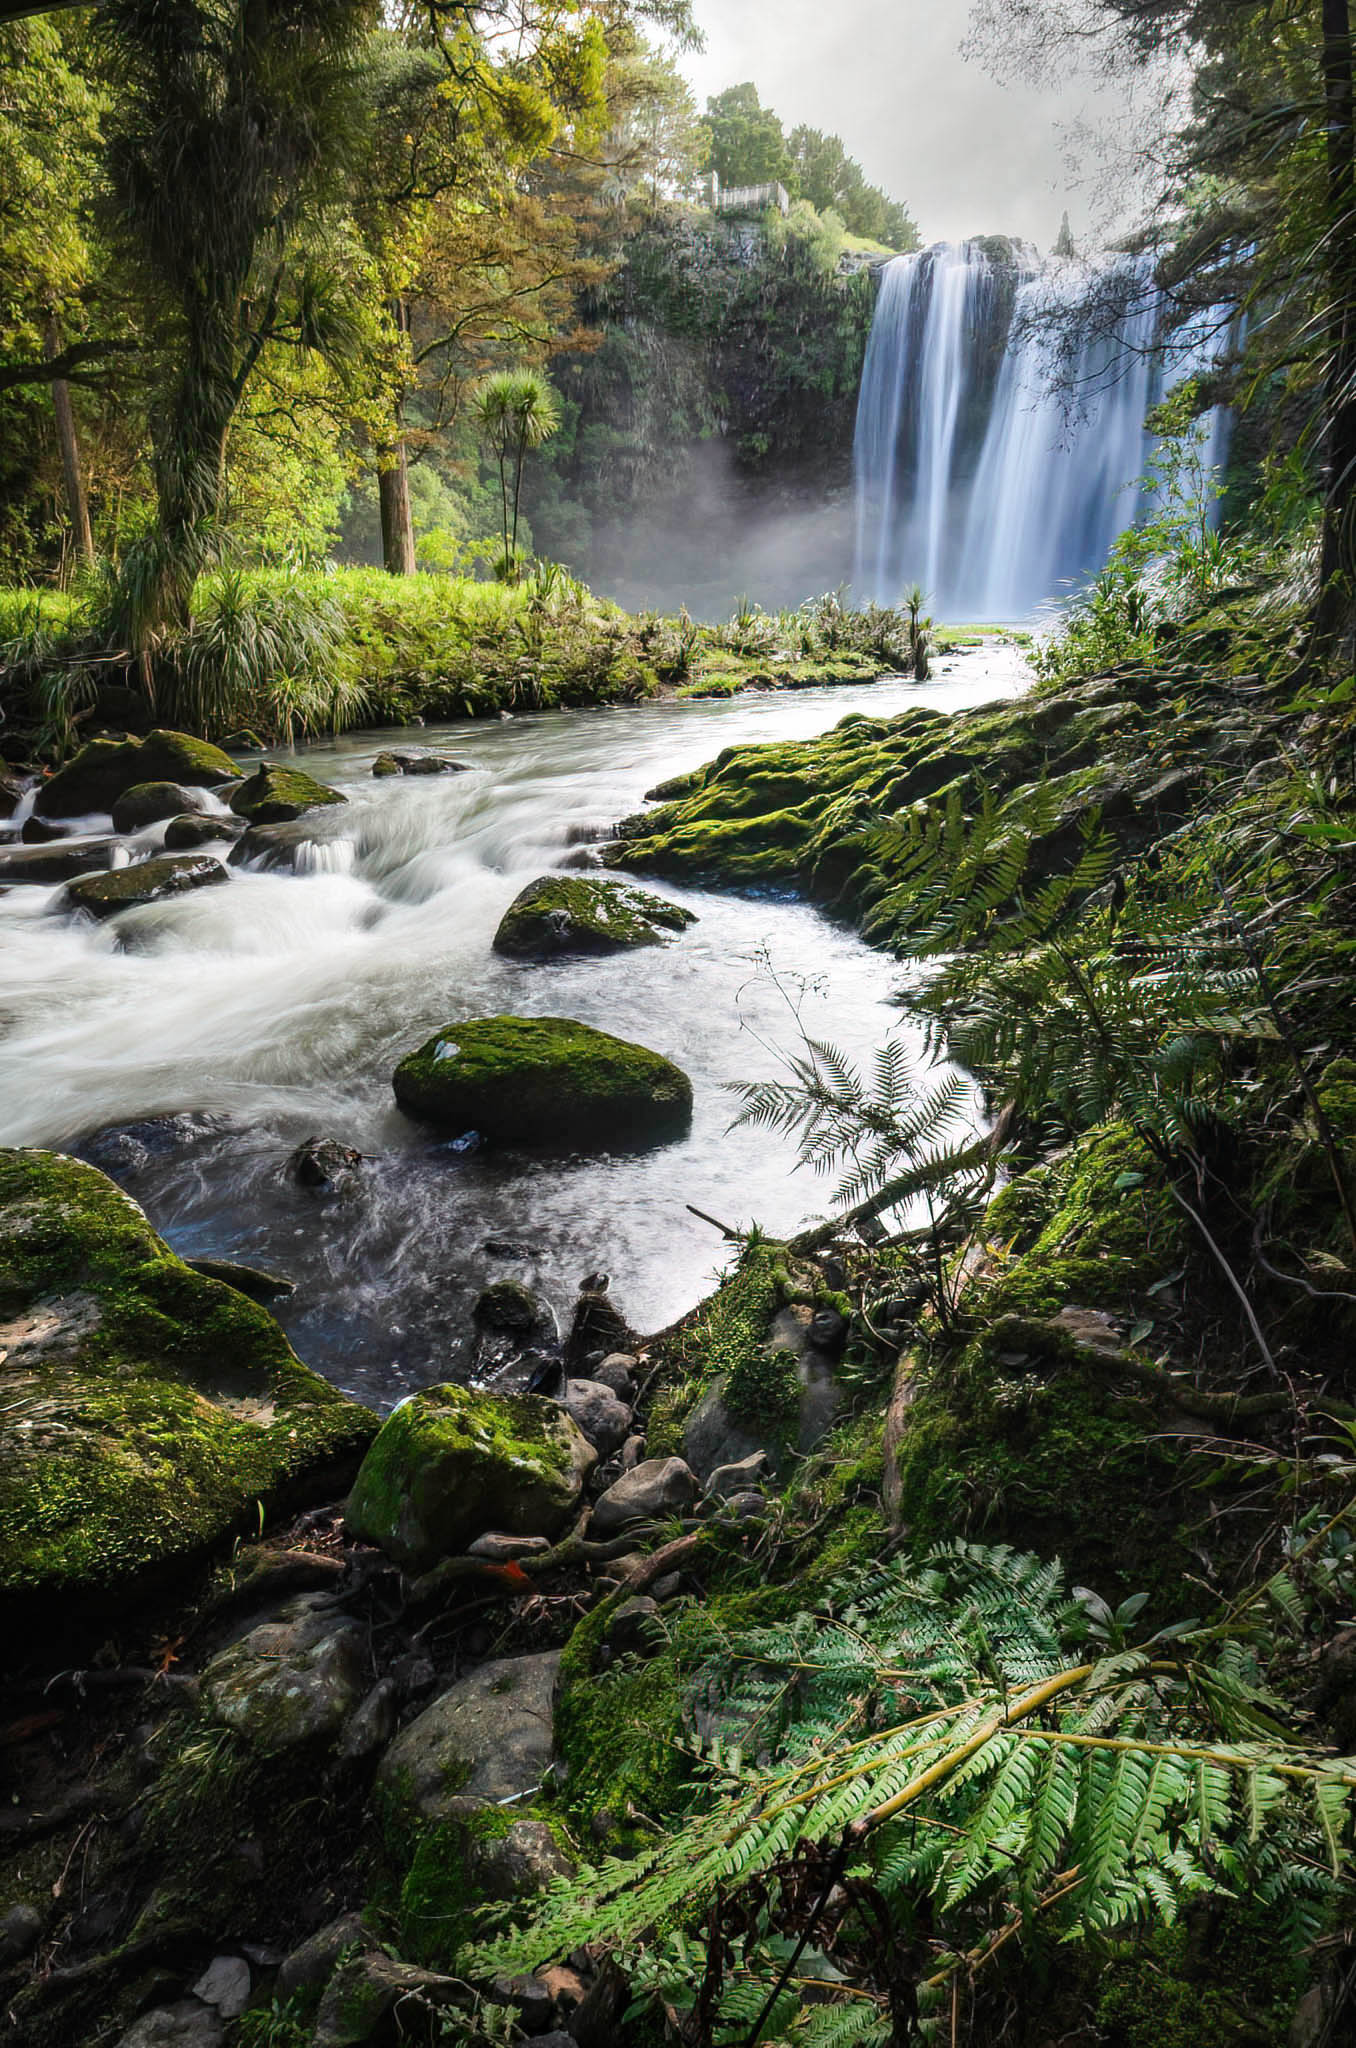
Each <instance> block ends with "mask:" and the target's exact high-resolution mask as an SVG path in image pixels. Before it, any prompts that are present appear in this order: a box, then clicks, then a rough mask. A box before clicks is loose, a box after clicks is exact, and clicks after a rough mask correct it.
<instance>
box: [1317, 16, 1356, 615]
mask: <svg viewBox="0 0 1356 2048" xmlns="http://www.w3.org/2000/svg"><path fill="white" fill-rule="evenodd" d="M1323 99H1324V113H1325V123H1324V125H1325V129H1326V133H1327V156H1328V221H1327V239H1326V260H1325V284H1326V290H1327V293H1328V300H1329V304H1328V309H1327V314H1328V318H1327V325H1328V332H1329V343H1328V365H1327V375H1326V379H1325V382H1326V387H1327V406H1328V424H1327V450H1326V472H1327V474H1326V478H1325V503H1324V512H1323V553H1322V560H1321V565H1320V570H1319V596H1318V613H1317V618H1316V625H1317V629H1318V636H1319V638H1320V640H1321V641H1326V642H1329V643H1331V642H1332V641H1333V640H1334V639H1335V638H1336V637H1337V636H1338V635H1339V634H1340V633H1341V631H1342V629H1343V626H1344V625H1345V623H1346V621H1347V619H1348V618H1349V616H1350V612H1351V605H1352V590H1353V578H1352V571H1353V568H1356V547H1353V538H1354V535H1353V519H1352V511H1353V504H1356V497H1354V495H1353V492H1354V490H1356V107H1354V106H1353V100H1352V53H1351V8H1350V5H1349V0H1323Z"/></svg>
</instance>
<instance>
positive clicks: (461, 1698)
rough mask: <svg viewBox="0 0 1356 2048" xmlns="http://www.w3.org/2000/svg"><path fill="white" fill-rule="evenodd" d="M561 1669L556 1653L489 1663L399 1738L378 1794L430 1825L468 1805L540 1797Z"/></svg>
mask: <svg viewBox="0 0 1356 2048" xmlns="http://www.w3.org/2000/svg"><path fill="white" fill-rule="evenodd" d="M559 1669H560V1657H559V1655H558V1654H557V1653H556V1652H554V1651H546V1652H543V1653H542V1654H541V1655H539V1656H535V1657H500V1658H496V1659H495V1660H493V1661H492V1662H491V1663H488V1664H482V1665H481V1667H480V1669H479V1670H478V1671H476V1672H473V1673H472V1675H471V1676H470V1677H469V1678H465V1679H462V1680H460V1681H459V1682H458V1683H457V1684H456V1685H454V1686H451V1687H450V1688H449V1689H448V1691H447V1692H445V1693H444V1694H443V1695H442V1697H441V1699H437V1700H435V1701H434V1702H433V1705H432V1706H431V1707H426V1708H425V1709H424V1711H423V1713H422V1714H420V1715H419V1716H418V1717H417V1719H415V1720H414V1721H411V1723H410V1724H409V1726H408V1727H407V1728H405V1729H403V1730H402V1732H401V1733H400V1734H399V1735H398V1736H397V1737H396V1739H395V1741H394V1742H393V1743H392V1744H391V1747H390V1748H389V1749H388V1750H387V1752H386V1755H385V1758H384V1759H383V1762H382V1765H381V1769H380V1771H379V1772H378V1774H377V1784H378V1788H379V1790H381V1791H383V1792H384V1793H385V1794H386V1796H387V1797H388V1798H389V1799H391V1800H392V1801H393V1802H395V1803H396V1805H397V1806H398V1807H399V1808H400V1809H401V1810H402V1811H405V1812H408V1813H411V1814H413V1815H415V1816H417V1818H418V1819H420V1820H423V1821H437V1820H447V1819H449V1818H453V1817H456V1816H458V1815H461V1814H463V1813H464V1812H465V1811H466V1806H465V1802H468V1801H476V1800H489V1801H494V1802H495V1803H502V1802H503V1801H504V1800H510V1799H515V1798H521V1797H522V1796H523V1795H524V1794H525V1793H530V1792H535V1791H536V1790H537V1788H538V1787H539V1786H540V1785H541V1784H542V1783H543V1781H544V1780H545V1778H546V1774H547V1772H548V1771H549V1770H550V1767H551V1759H552V1755H553V1735H552V1702H553V1699H554V1694H555V1685H556V1677H557V1673H558V1672H559Z"/></svg>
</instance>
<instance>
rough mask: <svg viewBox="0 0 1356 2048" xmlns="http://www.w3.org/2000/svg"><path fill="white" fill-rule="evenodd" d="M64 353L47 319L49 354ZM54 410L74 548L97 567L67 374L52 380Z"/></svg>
mask: <svg viewBox="0 0 1356 2048" xmlns="http://www.w3.org/2000/svg"><path fill="white" fill-rule="evenodd" d="M60 354H61V335H60V333H59V332H58V330H57V323H56V317H55V315H53V316H52V317H51V318H50V319H49V320H48V322H47V355H48V359H49V361H50V360H53V359H54V358H55V357H57V356H59V355H60ZM52 410H53V412H54V413H55V414H56V430H57V440H58V441H59V442H60V444H61V468H62V472H63V474H64V476H65V479H66V510H67V512H68V514H69V516H70V522H71V539H72V541H73V542H74V544H75V551H76V553H77V555H78V556H79V557H80V560H81V561H82V562H83V563H84V565H85V567H86V568H87V569H92V568H93V567H94V535H93V534H92V533H91V531H90V524H89V504H88V501H87V499H86V497H85V480H84V477H83V475H82V474H81V470H80V443H79V441H78V440H77V438H76V432H75V411H74V408H73V407H72V405H71V387H70V385H69V384H68V383H67V382H66V379H65V378H64V377H55V378H53V380H52Z"/></svg>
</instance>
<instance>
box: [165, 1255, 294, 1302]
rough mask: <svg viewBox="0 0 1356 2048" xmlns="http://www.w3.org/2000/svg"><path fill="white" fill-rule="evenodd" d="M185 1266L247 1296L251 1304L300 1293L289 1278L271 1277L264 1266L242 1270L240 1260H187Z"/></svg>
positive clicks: (272, 1274)
mask: <svg viewBox="0 0 1356 2048" xmlns="http://www.w3.org/2000/svg"><path fill="white" fill-rule="evenodd" d="M184 1263H185V1265H187V1266H189V1267H190V1268H191V1269H192V1271H193V1272H195V1273H201V1274H202V1275H203V1277H204V1279H207V1280H220V1281H221V1282H222V1283H223V1285H225V1286H227V1287H234V1289H235V1291H236V1293H237V1294H247V1295H248V1296H249V1298H250V1300H251V1301H261V1302H270V1301H285V1300H286V1299H287V1297H288V1295H290V1294H295V1293H296V1291H297V1283H296V1281H295V1280H289V1279H288V1278H287V1277H286V1275H285V1274H283V1273H270V1272H269V1271H268V1269H267V1268H266V1267H264V1266H242V1265H241V1263H240V1261H239V1260H238V1259H186V1260H185V1261H184Z"/></svg>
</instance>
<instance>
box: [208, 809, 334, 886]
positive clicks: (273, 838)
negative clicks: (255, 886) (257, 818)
mask: <svg viewBox="0 0 1356 2048" xmlns="http://www.w3.org/2000/svg"><path fill="white" fill-rule="evenodd" d="M231 823H232V824H233V825H234V827H235V828H236V830H237V831H238V832H239V834H240V837H239V839H238V840H237V842H236V844H235V846H234V848H233V849H232V852H231V866H232V867H233V868H243V867H258V868H262V869H263V870H264V872H265V873H267V872H268V871H269V870H270V869H273V868H295V867H297V866H298V865H299V864H300V856H301V855H302V852H303V850H304V849H306V848H310V847H314V846H323V845H324V844H326V842H327V841H329V840H331V839H337V838H341V837H343V836H344V832H345V826H346V820H345V819H344V817H343V815H342V813H341V812H339V811H337V810H335V809H334V808H333V807H332V806H331V807H329V808H327V809H323V810H318V811H307V812H306V813H305V815H304V816H302V817H300V818H288V819H285V820H284V821H283V822H282V823H281V824H278V825H246V824H245V821H244V819H243V818H233V819H232V820H231Z"/></svg>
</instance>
